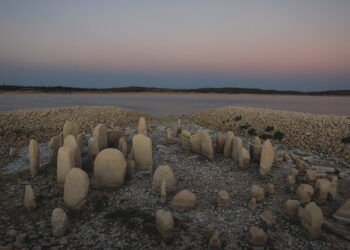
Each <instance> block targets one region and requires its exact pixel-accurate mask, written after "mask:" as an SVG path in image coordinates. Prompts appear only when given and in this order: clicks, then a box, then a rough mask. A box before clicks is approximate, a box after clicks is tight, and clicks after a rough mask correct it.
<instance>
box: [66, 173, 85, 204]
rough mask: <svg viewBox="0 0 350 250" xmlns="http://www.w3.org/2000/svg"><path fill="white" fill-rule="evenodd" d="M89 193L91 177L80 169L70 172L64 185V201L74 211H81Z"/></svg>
mask: <svg viewBox="0 0 350 250" xmlns="http://www.w3.org/2000/svg"><path fill="white" fill-rule="evenodd" d="M88 191H89V177H88V175H87V174H86V173H85V172H84V171H83V170H81V169H80V168H72V169H71V170H69V172H68V174H67V177H66V181H65V183H64V193H63V201H64V204H65V205H66V206H67V207H68V208H69V209H72V210H79V209H81V208H82V207H83V206H84V204H85V202H86V195H87V193H88Z"/></svg>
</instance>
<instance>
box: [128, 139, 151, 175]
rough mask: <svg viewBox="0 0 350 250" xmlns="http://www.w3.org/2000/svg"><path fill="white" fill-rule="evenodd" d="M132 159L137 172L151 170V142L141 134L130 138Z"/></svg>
mask: <svg viewBox="0 0 350 250" xmlns="http://www.w3.org/2000/svg"><path fill="white" fill-rule="evenodd" d="M132 149H133V157H134V161H135V167H136V169H137V170H141V171H148V170H152V141H151V139H150V138H148V137H147V136H145V135H143V134H138V135H135V136H134V137H133V138H132Z"/></svg>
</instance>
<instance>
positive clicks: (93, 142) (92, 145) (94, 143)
mask: <svg viewBox="0 0 350 250" xmlns="http://www.w3.org/2000/svg"><path fill="white" fill-rule="evenodd" d="M99 152H100V149H99V144H98V138H97V137H96V136H91V137H90V138H89V140H88V156H89V160H90V165H91V167H94V161H95V158H96V156H97V155H98V153H99Z"/></svg>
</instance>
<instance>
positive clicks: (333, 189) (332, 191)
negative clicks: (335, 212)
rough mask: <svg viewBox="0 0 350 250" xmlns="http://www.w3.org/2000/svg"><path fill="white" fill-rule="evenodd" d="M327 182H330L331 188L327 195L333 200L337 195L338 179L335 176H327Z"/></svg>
mask: <svg viewBox="0 0 350 250" xmlns="http://www.w3.org/2000/svg"><path fill="white" fill-rule="evenodd" d="M329 180H330V182H331V188H330V190H329V194H330V195H331V197H332V198H333V199H335V198H336V197H337V195H338V177H337V176H335V175H331V176H329Z"/></svg>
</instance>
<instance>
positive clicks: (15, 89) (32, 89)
mask: <svg viewBox="0 0 350 250" xmlns="http://www.w3.org/2000/svg"><path fill="white" fill-rule="evenodd" d="M11 93H14V94H39V93H47V94H50V93H52V94H137V93H145V94H147V93H148V94H257V95H303V96H350V90H327V91H308V92H304V91H291V90H265V89H250V88H197V89H169V88H152V87H137V86H130V87H120V88H104V89H97V88H73V87H62V86H52V87H39V86H19V85H0V94H11Z"/></svg>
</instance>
